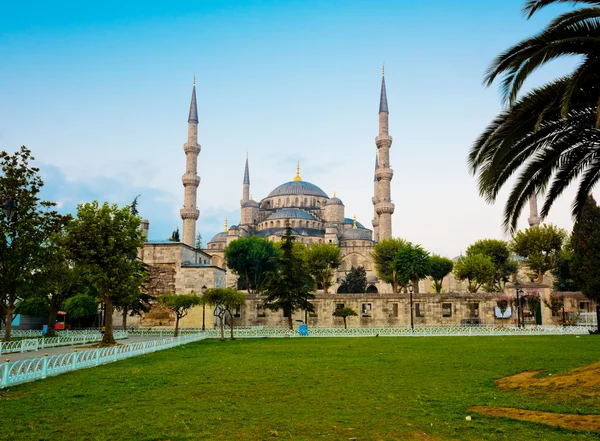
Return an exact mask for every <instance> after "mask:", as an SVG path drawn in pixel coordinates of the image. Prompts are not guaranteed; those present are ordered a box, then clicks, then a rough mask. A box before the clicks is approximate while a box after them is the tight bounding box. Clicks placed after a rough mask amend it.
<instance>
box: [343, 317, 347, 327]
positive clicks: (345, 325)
mask: <svg viewBox="0 0 600 441" xmlns="http://www.w3.org/2000/svg"><path fill="white" fill-rule="evenodd" d="M343 319H344V329H348V325H347V324H346V316H344V317H343Z"/></svg>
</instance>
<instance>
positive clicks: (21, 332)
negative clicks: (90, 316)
mask: <svg viewBox="0 0 600 441" xmlns="http://www.w3.org/2000/svg"><path fill="white" fill-rule="evenodd" d="M115 331H116V330H115ZM0 332H2V333H4V329H0ZM55 333H56V335H57V336H61V335H62V336H64V335H88V334H99V333H100V329H99V328H94V329H76V330H71V329H65V330H60V331H55ZM0 336H1V335H0ZM10 336H11V337H15V338H21V337H42V330H41V329H13V330H11V332H10Z"/></svg>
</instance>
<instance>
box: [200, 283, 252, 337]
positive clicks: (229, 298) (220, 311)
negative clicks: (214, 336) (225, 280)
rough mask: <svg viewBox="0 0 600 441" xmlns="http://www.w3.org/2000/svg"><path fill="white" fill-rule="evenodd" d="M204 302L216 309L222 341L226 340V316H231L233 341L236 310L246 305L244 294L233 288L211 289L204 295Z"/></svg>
mask: <svg viewBox="0 0 600 441" xmlns="http://www.w3.org/2000/svg"><path fill="white" fill-rule="evenodd" d="M203 301H204V302H206V304H208V305H211V306H214V307H215V315H216V316H217V317H219V319H220V320H219V325H220V329H221V340H224V339H225V331H224V326H225V315H229V318H230V319H231V327H230V328H231V339H232V340H233V338H234V337H233V326H234V320H233V312H234V310H235V309H236V308H239V307H242V306H245V305H246V296H245V295H244V293H243V292H240V291H238V290H235V289H231V288H210V289H208V290H206V293H204V296H203Z"/></svg>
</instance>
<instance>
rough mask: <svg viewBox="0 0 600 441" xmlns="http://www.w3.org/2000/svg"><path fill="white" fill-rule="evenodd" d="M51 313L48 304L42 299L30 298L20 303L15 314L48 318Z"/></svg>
mask: <svg viewBox="0 0 600 441" xmlns="http://www.w3.org/2000/svg"><path fill="white" fill-rule="evenodd" d="M49 312H50V308H49V307H48V302H46V300H45V299H43V298H41V297H29V298H28V299H25V300H23V301H22V302H19V304H18V305H17V307H16V308H15V314H23V315H31V316H36V317H41V316H47V315H48V313H49Z"/></svg>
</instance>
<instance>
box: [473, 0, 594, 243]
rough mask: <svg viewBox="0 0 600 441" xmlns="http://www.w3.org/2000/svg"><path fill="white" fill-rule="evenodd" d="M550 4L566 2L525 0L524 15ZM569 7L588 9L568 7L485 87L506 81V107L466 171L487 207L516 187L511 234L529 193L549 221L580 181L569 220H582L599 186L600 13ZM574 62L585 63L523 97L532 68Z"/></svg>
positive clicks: (497, 65)
mask: <svg viewBox="0 0 600 441" xmlns="http://www.w3.org/2000/svg"><path fill="white" fill-rule="evenodd" d="M553 3H566V1H564V0H539V1H538V0H532V1H528V2H527V4H526V6H525V12H526V14H527V15H528V16H531V15H533V14H534V13H536V12H537V11H538V10H540V9H542V8H544V7H545V6H547V5H550V4H553ZM569 3H574V4H586V5H590V6H591V7H587V8H579V9H574V10H572V9H569V10H568V11H567V12H565V13H563V14H562V15H560V16H558V17H556V18H555V19H554V20H552V21H551V22H550V23H549V24H548V25H547V26H546V27H545V28H544V29H543V30H542V31H541V32H539V33H538V34H537V35H534V36H533V37H530V38H527V39H525V40H523V41H521V42H519V43H517V44H516V45H515V46H513V47H511V48H509V49H507V50H506V51H504V52H502V53H501V54H500V55H499V56H498V57H497V58H496V59H495V60H494V62H493V63H492V65H491V66H490V68H489V69H488V71H487V74H486V82H487V84H488V85H490V84H492V82H493V81H495V80H496V79H497V78H499V77H502V81H501V90H502V91H503V94H504V99H505V101H506V102H507V103H508V106H506V108H505V109H503V110H502V112H501V113H500V114H499V115H498V116H496V118H495V119H494V120H493V121H492V122H491V123H490V124H489V125H488V127H487V128H486V130H485V131H484V132H483V133H482V134H481V136H480V137H479V139H477V141H476V142H475V144H474V145H473V147H472V149H471V152H470V154H469V165H470V168H471V172H472V173H473V174H477V177H478V182H479V191H480V193H481V195H482V196H483V197H485V198H486V200H487V201H488V202H493V201H495V200H496V198H497V197H498V194H499V192H500V190H501V188H502V187H503V186H504V185H506V183H507V182H511V183H513V184H512V190H511V192H510V194H509V197H508V198H507V200H506V204H505V208H504V226H505V227H506V228H509V229H510V231H511V232H514V231H515V230H516V226H517V222H518V219H519V215H520V213H521V211H522V209H523V208H524V207H525V206H526V205H527V203H528V200H529V197H530V195H532V194H535V195H540V194H544V195H545V201H544V205H543V207H542V210H541V212H540V215H541V217H542V218H544V217H546V216H547V214H548V212H549V210H550V207H551V206H552V204H553V203H554V202H555V201H556V200H557V198H558V197H559V196H560V195H561V194H562V193H563V192H564V190H565V189H566V188H568V187H569V186H570V185H571V184H572V183H573V182H579V186H578V189H577V193H576V196H575V198H574V200H573V203H572V214H573V216H574V217H575V218H578V217H579V216H580V215H581V210H582V208H583V205H584V203H585V199H586V197H587V195H588V193H589V192H590V191H591V189H592V188H593V186H594V184H595V183H596V182H597V180H598V165H597V160H596V158H597V155H598V148H597V146H598V145H599V144H598V141H599V140H600V133H599V131H598V130H597V128H598V127H600V111H599V110H600V107H599V103H598V96H599V95H600V85H599V84H598V75H599V74H600V64H598V62H597V61H598V58H599V56H598V51H597V49H596V44H597V41H598V35H599V33H600V8H599V7H598V2H596V1H593V0H590V1H587V0H586V1H583V0H579V1H577V0H576V1H573V2H569ZM572 56H578V57H577V58H579V59H580V61H581V62H580V63H578V64H577V66H576V67H575V69H574V70H573V71H572V72H570V73H567V74H566V75H564V76H561V77H559V78H557V79H556V80H554V81H551V82H548V83H546V84H544V85H542V86H540V87H538V88H535V89H533V90H531V91H530V92H528V93H520V91H521V88H522V86H523V84H524V83H525V82H526V80H527V79H529V77H530V75H531V74H532V73H533V72H534V71H535V70H537V69H538V68H540V67H542V66H544V65H546V64H547V63H549V62H551V61H554V60H556V59H559V58H565V57H568V58H570V57H572ZM509 177H513V178H515V177H516V179H510V181H509Z"/></svg>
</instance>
